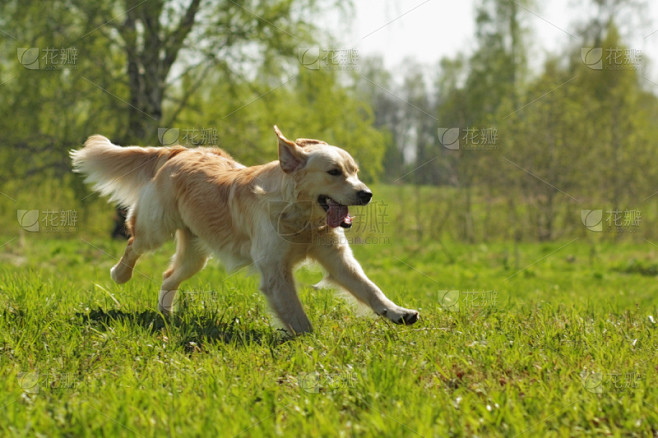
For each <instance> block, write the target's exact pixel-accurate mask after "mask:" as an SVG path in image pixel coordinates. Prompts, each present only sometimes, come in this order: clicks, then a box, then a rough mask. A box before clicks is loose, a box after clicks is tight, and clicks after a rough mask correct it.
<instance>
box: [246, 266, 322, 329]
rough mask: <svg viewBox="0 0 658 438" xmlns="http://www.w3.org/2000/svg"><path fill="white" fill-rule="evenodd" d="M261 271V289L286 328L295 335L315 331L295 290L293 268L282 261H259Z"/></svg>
mask: <svg viewBox="0 0 658 438" xmlns="http://www.w3.org/2000/svg"><path fill="white" fill-rule="evenodd" d="M256 265H257V267H258V269H259V270H260V273H261V283H260V289H261V291H262V292H263V293H264V294H265V296H266V297H267V299H268V301H269V303H270V305H271V306H272V308H273V309H274V311H275V312H276V314H277V316H278V317H279V319H280V320H281V322H282V323H283V324H284V325H285V328H286V330H288V332H290V333H291V334H293V335H299V334H302V333H308V332H311V331H313V327H312V326H311V322H310V321H309V320H308V317H307V316H306V313H305V312H304V309H303V307H302V303H301V301H299V297H298V296H297V291H296V290H295V282H294V280H293V276H292V269H291V268H290V267H288V266H282V265H281V262H280V261H278V262H277V261H268V262H263V261H261V262H257V263H256Z"/></svg>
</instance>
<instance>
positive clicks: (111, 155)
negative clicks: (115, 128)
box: [70, 135, 185, 207]
mask: <svg viewBox="0 0 658 438" xmlns="http://www.w3.org/2000/svg"><path fill="white" fill-rule="evenodd" d="M183 150H185V148H183V147H182V146H178V147H171V148H164V147H162V148H160V147H138V146H128V147H121V146H117V145H115V144H112V142H110V140H108V139H107V138H106V137H103V136H102V135H92V136H91V137H89V138H88V139H87V141H86V142H85V145H84V147H83V148H82V149H78V150H72V151H71V152H70V154H71V159H72V161H73V171H74V172H79V173H82V174H84V175H86V178H85V181H86V182H89V183H93V184H94V190H96V191H97V192H99V193H101V194H102V195H106V196H108V195H109V196H110V201H112V202H116V203H118V204H120V205H123V206H125V207H130V206H132V205H134V204H135V203H136V202H137V200H138V199H139V194H140V191H141V189H142V188H143V187H144V186H145V185H146V184H147V183H148V182H149V181H150V180H151V179H152V178H153V177H154V176H155V174H156V172H157V171H158V169H159V168H160V167H162V165H163V164H164V163H165V162H166V161H167V160H168V159H169V158H170V157H171V156H172V155H173V154H175V153H178V152H181V151H183Z"/></svg>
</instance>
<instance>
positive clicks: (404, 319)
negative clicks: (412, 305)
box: [381, 307, 420, 325]
mask: <svg viewBox="0 0 658 438" xmlns="http://www.w3.org/2000/svg"><path fill="white" fill-rule="evenodd" d="M381 315H382V316H385V317H386V318H388V319H390V320H391V321H393V322H394V323H395V324H404V325H411V324H415V323H416V321H418V318H419V317H420V316H419V314H418V311H417V310H411V309H405V308H404V307H398V308H397V309H387V310H384V311H383V312H382V314H381Z"/></svg>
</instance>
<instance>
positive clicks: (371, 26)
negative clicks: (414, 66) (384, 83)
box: [339, 0, 658, 91]
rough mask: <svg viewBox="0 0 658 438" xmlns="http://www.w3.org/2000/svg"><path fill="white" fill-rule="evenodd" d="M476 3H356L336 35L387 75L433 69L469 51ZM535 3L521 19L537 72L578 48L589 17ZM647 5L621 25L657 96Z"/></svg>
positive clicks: (561, 5) (656, 13)
mask: <svg viewBox="0 0 658 438" xmlns="http://www.w3.org/2000/svg"><path fill="white" fill-rule="evenodd" d="M475 3H476V2H475V0H355V8H356V18H355V19H354V20H353V21H352V23H350V24H351V28H350V29H347V30H346V29H344V28H342V29H340V32H343V34H344V42H345V44H346V45H348V46H349V47H353V48H356V49H357V50H358V52H359V55H360V56H366V55H368V54H373V53H380V54H382V55H383V56H384V60H385V64H386V66H387V68H388V69H389V70H391V71H394V68H395V67H397V66H399V65H400V64H401V63H402V61H403V60H404V59H405V58H406V57H413V58H415V59H417V60H419V61H421V62H422V63H424V64H427V65H429V66H433V65H436V62H437V61H438V60H439V59H441V58H442V57H443V56H448V57H453V56H454V55H455V54H456V53H458V52H459V51H466V52H470V51H471V50H472V49H473V46H474V33H475V23H474V5H475ZM535 3H536V4H537V6H534V7H532V8H529V9H528V10H524V19H525V20H527V21H526V22H527V23H528V24H529V27H530V28H531V31H532V42H533V44H534V46H532V47H531V51H530V53H531V56H530V62H531V66H532V67H535V68H537V67H540V66H541V64H542V62H543V60H544V59H545V55H546V53H549V52H558V51H559V50H558V48H559V47H561V46H566V45H573V44H580V41H579V38H578V37H577V36H576V35H575V34H574V30H573V29H574V24H576V23H577V22H584V21H587V17H588V16H589V15H590V14H591V13H593V11H591V10H587V8H585V7H584V6H582V4H583V3H585V2H579V1H577V0H549V1H545V2H541V1H539V0H538V1H536V2H535ZM587 3H588V2H587ZM647 4H648V5H647V10H646V13H644V14H642V17H631V18H629V19H626V20H624V17H620V21H622V23H619V25H620V26H622V29H621V31H622V35H624V34H626V35H627V37H628V36H630V42H629V43H628V44H627V45H628V46H629V48H632V49H637V50H640V51H641V53H642V56H643V57H644V58H648V59H650V60H652V61H653V63H654V65H650V66H649V74H647V77H648V80H650V82H647V85H651V86H653V87H654V90H656V91H658V75H657V74H656V73H658V72H657V71H656V70H657V69H656V67H655V63H656V62H658V2H656V1H655V0H648V1H647ZM522 10H523V9H522ZM631 21H633V22H632V23H631ZM339 27H340V26H339ZM533 55H534V56H533ZM651 82H653V84H652V83H651Z"/></svg>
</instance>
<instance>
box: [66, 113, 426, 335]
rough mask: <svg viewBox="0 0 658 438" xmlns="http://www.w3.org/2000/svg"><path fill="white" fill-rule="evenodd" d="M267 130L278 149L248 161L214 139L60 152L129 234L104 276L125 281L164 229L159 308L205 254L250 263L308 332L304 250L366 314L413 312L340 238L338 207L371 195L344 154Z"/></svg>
mask: <svg viewBox="0 0 658 438" xmlns="http://www.w3.org/2000/svg"><path fill="white" fill-rule="evenodd" d="M274 132H275V133H276V136H277V138H278V147H279V160H278V161H272V162H270V163H267V164H263V165H258V166H252V167H245V166H243V165H242V164H240V163H238V162H237V161H235V160H233V158H231V156H230V155H229V154H227V153H226V152H225V151H223V150H222V149H219V148H205V147H200V148H194V149H188V148H185V147H182V146H173V147H138V146H129V147H121V146H117V145H114V144H112V143H111V142H110V140H108V139H107V138H105V137H103V136H101V135H94V136H91V137H89V138H88V139H87V141H86V142H85V144H84V147H83V148H82V149H79V150H73V151H71V158H72V160H73V168H74V171H75V172H79V173H82V174H84V175H86V181H87V182H89V183H93V184H94V189H95V190H96V191H97V192H99V193H101V194H102V195H109V196H110V200H111V201H114V202H117V203H119V204H120V205H123V206H125V207H128V209H129V212H128V216H127V220H126V223H127V226H128V229H129V231H130V234H131V236H132V237H131V238H130V240H129V241H128V246H127V247H126V250H125V252H124V254H123V257H121V260H120V261H119V262H118V263H117V264H116V265H115V266H114V267H113V268H112V269H111V271H110V273H111V276H112V279H113V280H114V281H115V282H117V283H119V284H121V283H125V282H127V281H128V280H130V278H131V276H132V273H133V269H134V267H135V263H136V262H137V259H138V258H139V257H140V256H141V255H142V254H144V253H145V252H147V251H151V250H154V249H156V248H158V247H159V246H161V245H162V244H163V243H164V242H166V241H167V240H169V239H171V238H172V236H173V235H174V234H175V235H176V254H175V256H174V258H173V260H172V263H171V266H170V267H169V269H167V271H166V272H165V273H164V281H163V282H162V287H161V288H160V294H159V300H158V308H159V310H160V311H162V312H163V313H169V312H172V311H173V303H174V297H175V295H176V291H177V290H178V287H179V286H180V284H181V282H183V281H184V280H186V279H188V278H190V277H191V276H193V275H194V274H196V273H197V272H199V271H200V270H201V269H202V268H203V267H204V266H205V264H206V261H207V259H208V257H209V255H210V254H211V253H212V254H215V255H216V256H218V257H219V259H220V260H222V262H223V263H224V264H225V266H226V267H227V269H228V270H232V269H236V268H239V267H243V266H247V265H253V266H254V267H255V268H256V269H257V270H258V271H259V272H260V275H261V283H260V289H261V290H262V292H263V293H264V294H265V296H266V297H267V299H268V301H269V303H270V305H271V307H272V308H273V310H274V311H275V312H276V314H277V315H278V317H279V318H280V320H281V321H282V323H283V324H284V326H285V328H286V329H287V330H288V331H289V332H290V333H291V334H302V333H306V332H310V331H312V326H311V323H310V321H309V320H308V317H307V316H306V313H305V312H304V309H303V308H302V304H301V302H300V301H299V298H298V296H297V292H296V290H295V283H294V279H293V269H294V267H295V266H296V265H298V264H299V263H300V262H302V261H304V260H305V259H307V258H311V259H313V260H316V261H317V262H319V263H320V264H321V265H322V266H323V267H324V268H325V269H326V271H327V272H328V276H327V278H328V279H329V280H331V281H333V282H334V283H336V284H338V285H339V286H341V287H343V288H344V289H346V290H348V291H349V292H350V293H351V294H352V295H354V296H355V297H356V298H357V299H358V300H359V301H360V302H362V303H365V304H367V305H368V306H370V307H371V308H372V310H373V311H374V312H375V313H376V314H378V315H382V316H384V317H386V318H388V319H390V320H391V321H393V322H394V323H397V324H413V323H415V322H416V321H417V320H418V312H417V311H415V310H410V309H405V308H403V307H400V306H398V305H396V304H395V303H393V302H392V301H391V300H389V299H388V298H387V297H386V296H385V295H384V293H383V292H382V291H381V290H380V289H379V288H378V287H377V286H376V285H375V284H374V283H373V282H372V281H370V279H368V277H367V276H366V275H365V273H364V272H363V269H362V268H361V266H360V265H359V263H358V262H357V261H356V259H355V258H354V256H353V255H352V251H351V249H350V247H349V245H348V244H347V239H346V238H345V234H344V231H343V229H344V228H349V227H350V226H351V224H352V218H351V217H350V215H349V212H348V206H351V205H366V204H368V203H369V202H370V200H371V198H372V192H371V191H370V189H368V187H367V186H366V185H365V184H364V183H363V182H361V181H360V180H359V178H358V176H357V173H358V167H357V165H356V162H355V161H354V159H353V158H352V157H351V156H350V155H349V154H348V153H347V152H346V151H344V150H343V149H341V148H338V147H336V146H331V145H329V144H327V143H326V142H324V141H320V140H313V139H304V138H300V139H297V140H296V141H294V142H293V141H290V140H288V139H287V138H285V137H284V136H283V134H281V131H279V129H278V128H277V127H276V126H274Z"/></svg>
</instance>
